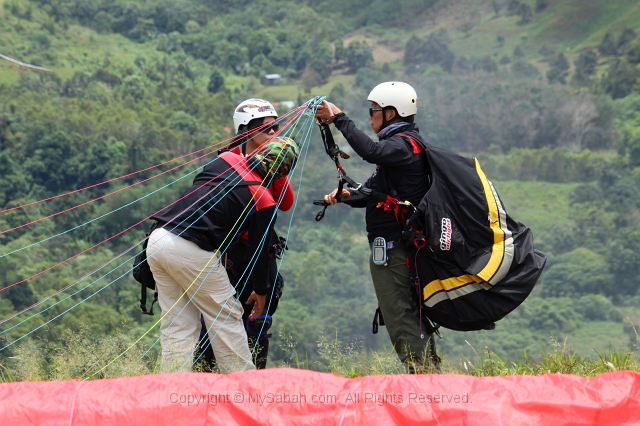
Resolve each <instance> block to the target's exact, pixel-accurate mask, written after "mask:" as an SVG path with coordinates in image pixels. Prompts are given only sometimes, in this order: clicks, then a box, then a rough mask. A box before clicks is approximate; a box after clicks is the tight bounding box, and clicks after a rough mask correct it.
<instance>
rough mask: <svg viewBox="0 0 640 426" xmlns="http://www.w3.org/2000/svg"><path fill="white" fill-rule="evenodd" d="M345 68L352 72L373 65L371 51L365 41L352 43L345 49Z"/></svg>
mask: <svg viewBox="0 0 640 426" xmlns="http://www.w3.org/2000/svg"><path fill="white" fill-rule="evenodd" d="M346 55H347V66H348V67H349V69H350V70H351V71H352V72H356V71H358V69H360V68H362V67H368V66H370V65H372V64H373V51H372V50H371V47H370V46H369V44H368V43H367V42H366V41H363V42H359V41H352V42H351V43H350V44H349V47H347V52H346Z"/></svg>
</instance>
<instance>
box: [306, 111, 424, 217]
mask: <svg viewBox="0 0 640 426" xmlns="http://www.w3.org/2000/svg"><path fill="white" fill-rule="evenodd" d="M319 126H320V135H321V136H322V142H323V143H324V150H325V152H326V153H327V155H328V156H329V157H330V158H331V159H332V160H333V162H334V163H335V164H336V169H337V170H338V190H337V192H336V200H337V201H338V202H339V203H341V202H342V203H344V204H347V205H348V204H352V203H355V202H358V201H361V200H364V199H371V198H373V199H375V200H377V201H378V207H379V208H380V207H382V208H383V209H384V211H391V210H393V212H394V215H395V217H396V221H397V222H398V224H399V225H400V227H404V223H405V219H404V218H405V216H406V215H407V214H408V213H409V212H411V213H414V212H415V208H414V206H413V204H411V203H410V202H409V201H401V200H399V199H397V198H396V197H393V196H390V195H387V194H383V193H382V192H378V191H375V190H373V189H371V188H367V187H366V186H364V185H363V184H361V183H358V182H356V181H354V180H353V179H351V178H350V177H349V176H347V172H346V171H345V169H344V167H342V164H340V158H342V159H344V160H348V159H349V158H351V157H350V156H349V154H347V153H345V152H344V151H342V150H340V147H339V146H338V145H337V144H336V142H335V140H334V139H333V135H332V134H331V129H329V125H328V124H326V123H320V124H319ZM343 189H346V190H347V191H349V193H350V194H351V195H350V196H349V199H348V200H344V201H343V200H342V199H341V195H342V190H343ZM394 192H395V191H394ZM313 204H314V205H316V206H323V207H324V208H323V209H322V210H321V211H319V212H318V214H317V215H316V222H320V221H321V220H322V219H323V218H324V214H325V212H326V210H327V207H329V206H330V205H331V204H329V203H327V202H326V201H324V200H314V201H313Z"/></svg>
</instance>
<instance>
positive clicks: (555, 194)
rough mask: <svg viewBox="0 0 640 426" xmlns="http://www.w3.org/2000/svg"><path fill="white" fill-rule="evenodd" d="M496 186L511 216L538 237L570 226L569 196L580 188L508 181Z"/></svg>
mask: <svg viewBox="0 0 640 426" xmlns="http://www.w3.org/2000/svg"><path fill="white" fill-rule="evenodd" d="M495 185H496V189H497V190H498V193H499V194H500V198H501V199H502V202H503V203H504V206H505V208H506V210H507V213H509V215H510V216H511V217H513V219H515V220H517V221H519V222H522V223H524V224H526V225H527V226H528V227H530V228H531V229H532V230H533V231H534V233H535V232H536V231H540V230H546V229H549V228H550V227H551V226H552V225H554V224H562V223H566V224H569V223H570V217H571V214H570V213H571V209H570V206H569V200H570V198H569V195H570V194H571V193H573V190H574V189H575V187H576V186H578V185H579V184H577V183H551V182H524V181H506V182H496V184H495Z"/></svg>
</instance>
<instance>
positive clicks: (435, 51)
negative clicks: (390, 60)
mask: <svg viewBox="0 0 640 426" xmlns="http://www.w3.org/2000/svg"><path fill="white" fill-rule="evenodd" d="M447 39H448V36H447V34H446V33H443V32H440V33H431V34H430V35H429V37H428V38H427V40H426V41H425V40H422V39H420V38H418V37H415V36H412V37H411V38H410V39H409V40H408V41H407V44H406V45H405V51H404V63H405V65H409V64H415V65H419V64H424V63H427V64H438V65H440V66H441V67H442V69H444V70H445V71H451V68H452V67H453V63H454V61H455V55H454V54H453V52H451V50H450V49H449V46H448V45H447Z"/></svg>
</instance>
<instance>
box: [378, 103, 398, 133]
mask: <svg viewBox="0 0 640 426" xmlns="http://www.w3.org/2000/svg"><path fill="white" fill-rule="evenodd" d="M387 111H389V107H383V108H382V111H380V112H381V113H382V127H380V131H382V130H383V129H385V128H386V127H389V125H390V124H391V121H388V120H387V115H386V114H385V112H387ZM396 118H397V117H396Z"/></svg>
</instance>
